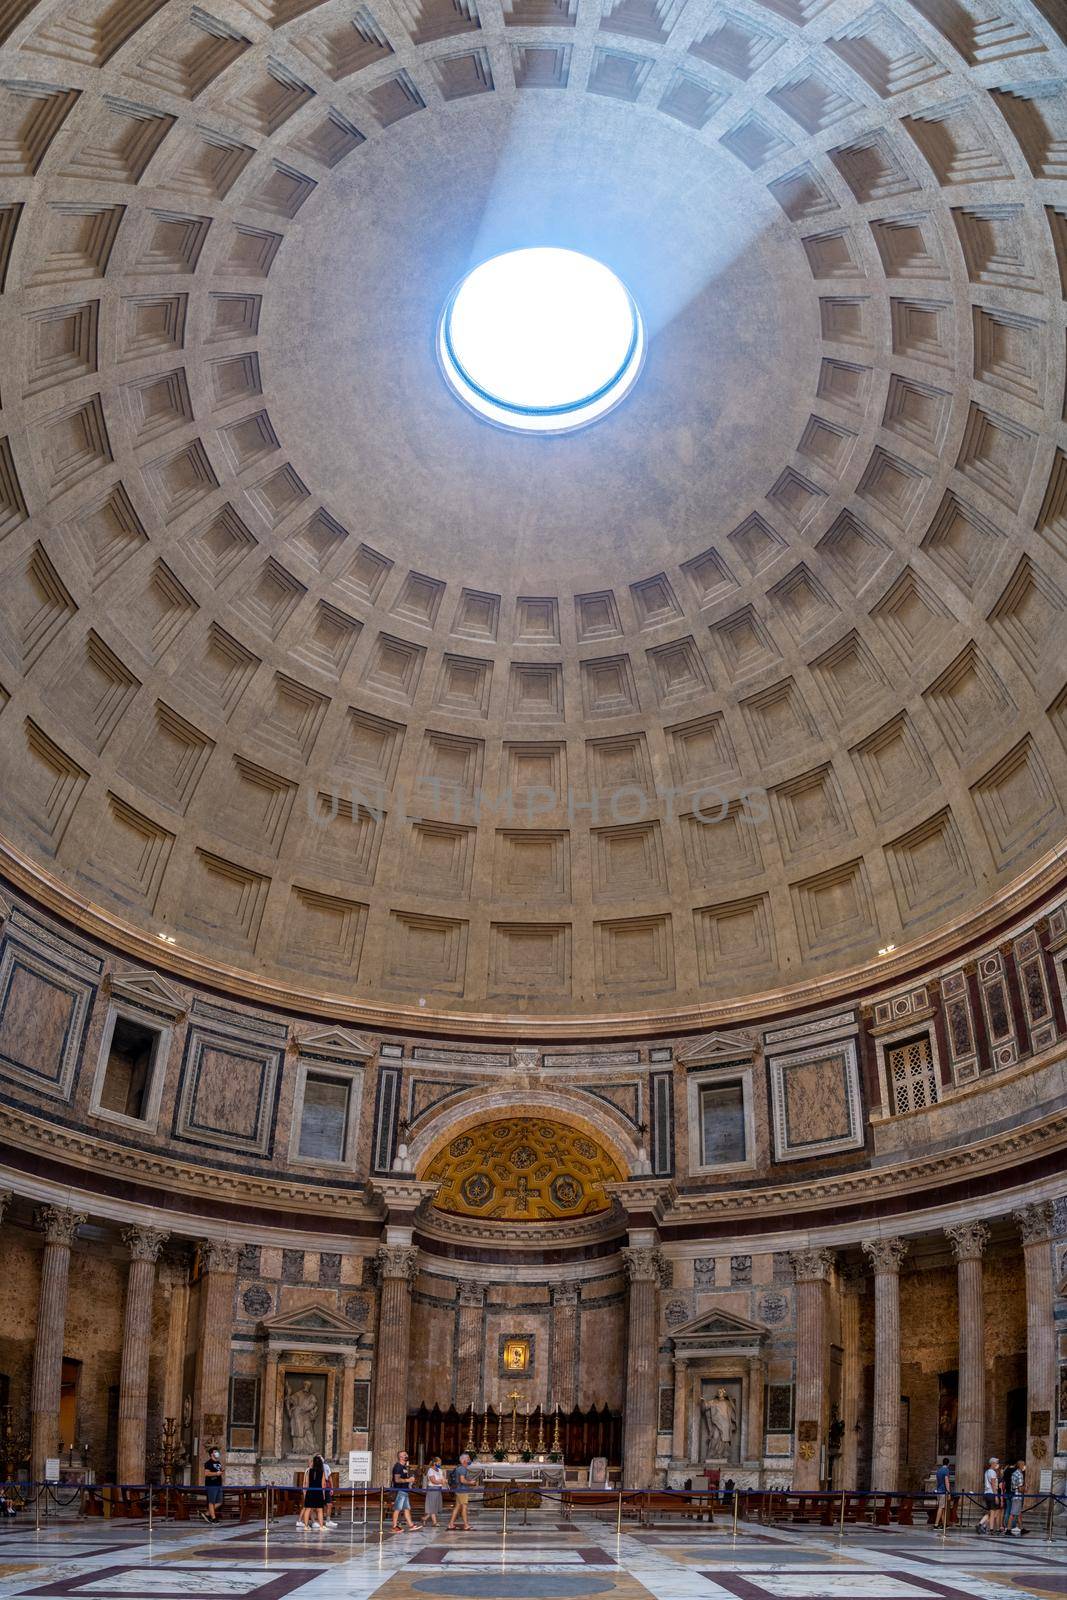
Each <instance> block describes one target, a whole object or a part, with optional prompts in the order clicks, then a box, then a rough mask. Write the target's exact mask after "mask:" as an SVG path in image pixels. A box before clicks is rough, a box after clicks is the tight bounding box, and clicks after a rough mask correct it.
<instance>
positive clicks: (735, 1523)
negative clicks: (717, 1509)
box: [734, 1489, 737, 1539]
mask: <svg viewBox="0 0 1067 1600" xmlns="http://www.w3.org/2000/svg"><path fill="white" fill-rule="evenodd" d="M734 1538H735V1539H736V1538H737V1490H736V1489H735V1490H734Z"/></svg>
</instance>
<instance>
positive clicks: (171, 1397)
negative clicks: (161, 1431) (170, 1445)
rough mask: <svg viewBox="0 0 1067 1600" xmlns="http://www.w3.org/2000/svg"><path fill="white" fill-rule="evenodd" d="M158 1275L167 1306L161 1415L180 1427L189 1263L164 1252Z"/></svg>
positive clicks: (182, 1257)
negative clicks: (172, 1419) (172, 1420)
mask: <svg viewBox="0 0 1067 1600" xmlns="http://www.w3.org/2000/svg"><path fill="white" fill-rule="evenodd" d="M159 1278H160V1283H161V1284H162V1287H163V1293H164V1296H165V1298H166V1305H167V1343H166V1349H165V1354H164V1357H163V1381H162V1384H161V1393H162V1409H163V1418H164V1420H165V1419H166V1418H167V1417H173V1418H174V1420H175V1422H177V1423H178V1424H179V1426H180V1425H181V1415H182V1400H183V1398H184V1385H185V1347H186V1343H187V1335H188V1326H189V1263H188V1261H187V1260H186V1259H185V1257H184V1255H182V1254H179V1253H177V1252H174V1253H173V1254H172V1253H170V1252H167V1253H165V1255H164V1259H163V1263H162V1265H161V1266H160V1269H159Z"/></svg>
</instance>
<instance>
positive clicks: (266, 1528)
mask: <svg viewBox="0 0 1067 1600" xmlns="http://www.w3.org/2000/svg"><path fill="white" fill-rule="evenodd" d="M269 1540H270V1484H269V1483H268V1485H267V1492H266V1494H265V1495H264V1496H263V1543H264V1544H267V1543H268V1542H269Z"/></svg>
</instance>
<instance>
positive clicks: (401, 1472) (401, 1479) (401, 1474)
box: [393, 1450, 415, 1533]
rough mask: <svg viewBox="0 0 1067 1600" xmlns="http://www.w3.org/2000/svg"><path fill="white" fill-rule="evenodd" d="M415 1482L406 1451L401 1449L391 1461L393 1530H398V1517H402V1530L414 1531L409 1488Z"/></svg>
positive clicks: (396, 1531) (395, 1531)
mask: <svg viewBox="0 0 1067 1600" xmlns="http://www.w3.org/2000/svg"><path fill="white" fill-rule="evenodd" d="M414 1482H415V1476H414V1474H413V1472H412V1470H411V1467H410V1466H409V1464H408V1453H407V1451H406V1450H401V1452H400V1454H399V1455H398V1456H397V1458H396V1460H395V1461H394V1462H393V1532H394V1533H399V1532H400V1518H401V1516H403V1518H404V1531H405V1533H406V1532H407V1531H408V1529H411V1530H412V1531H414V1528H415V1524H414V1523H413V1522H412V1520H411V1495H410V1494H409V1492H408V1491H409V1490H410V1488H411V1485H412V1484H413V1483H414Z"/></svg>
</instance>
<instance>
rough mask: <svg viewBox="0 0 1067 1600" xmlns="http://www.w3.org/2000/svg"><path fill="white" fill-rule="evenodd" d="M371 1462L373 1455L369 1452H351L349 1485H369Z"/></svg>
mask: <svg viewBox="0 0 1067 1600" xmlns="http://www.w3.org/2000/svg"><path fill="white" fill-rule="evenodd" d="M370 1462H371V1453H370V1451H369V1450H350V1451H349V1452H348V1481H349V1483H369V1482H370Z"/></svg>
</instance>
